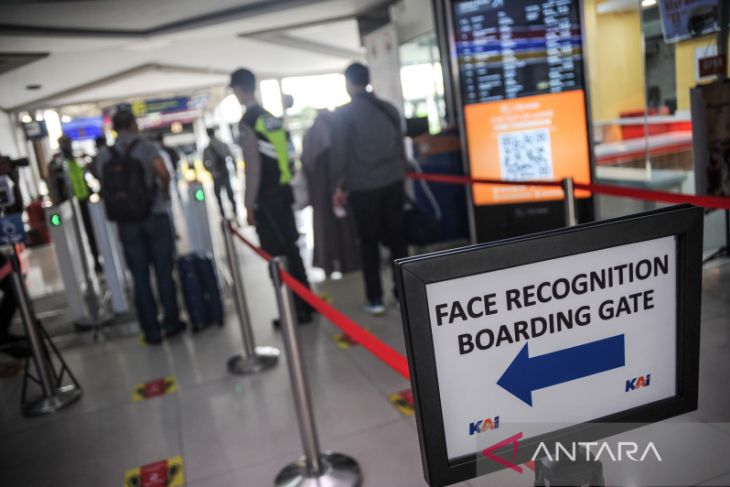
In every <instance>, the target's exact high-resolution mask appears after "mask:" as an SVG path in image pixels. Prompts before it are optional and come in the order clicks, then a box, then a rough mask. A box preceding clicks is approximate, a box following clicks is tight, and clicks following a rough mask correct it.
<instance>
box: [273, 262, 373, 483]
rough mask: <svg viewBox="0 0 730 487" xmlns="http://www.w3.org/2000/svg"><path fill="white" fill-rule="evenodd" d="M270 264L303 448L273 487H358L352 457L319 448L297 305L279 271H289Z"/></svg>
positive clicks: (359, 475)
mask: <svg viewBox="0 0 730 487" xmlns="http://www.w3.org/2000/svg"><path fill="white" fill-rule="evenodd" d="M269 265H270V267H271V276H272V279H273V281H274V292H275V293H276V303H277V305H278V307H279V316H280V317H281V331H282V336H283V339H284V350H285V352H286V358H287V363H288V365H289V378H290V380H291V386H292V393H293V394H294V407H295V409H296V411H297V420H298V422H299V431H300V433H301V437H302V446H303V447H304V456H303V457H301V458H300V459H299V460H297V461H296V462H293V463H290V464H289V465H287V466H286V467H284V469H283V470H281V472H279V475H277V476H276V480H274V485H275V486H277V487H297V486H302V487H305V486H311V487H315V486H325V485H326V486H328V487H357V486H359V485H360V484H361V483H362V472H361V471H360V465H358V463H357V462H356V461H355V460H354V459H353V458H351V457H349V456H347V455H343V454H342V453H333V452H324V453H322V452H321V451H320V449H319V439H318V438H317V428H316V426H315V424H314V411H313V409H312V399H311V398H310V396H309V385H308V383H307V376H306V375H305V373H304V364H303V360H302V351H301V347H300V345H299V336H298V334H297V325H296V323H297V321H296V319H295V316H296V314H295V313H294V304H293V302H292V296H291V291H290V290H289V288H287V287H286V286H285V285H284V283H283V282H282V280H281V272H280V271H281V270H282V269H286V259H285V258H283V257H274V259H273V260H272V261H271V263H270V264H269Z"/></svg>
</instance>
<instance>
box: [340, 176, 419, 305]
mask: <svg viewBox="0 0 730 487" xmlns="http://www.w3.org/2000/svg"><path fill="white" fill-rule="evenodd" d="M404 200H405V190H404V188H403V181H398V182H396V183H393V184H390V185H388V186H385V187H383V188H378V189H373V190H368V191H352V192H351V193H350V195H349V197H348V202H349V204H350V209H351V210H352V213H353V215H354V216H355V222H356V223H357V231H358V235H359V238H360V255H361V258H362V273H363V277H364V278H365V294H366V296H367V299H368V300H369V301H372V300H377V299H382V298H383V286H382V284H381V282H380V244H381V243H383V244H384V245H385V246H386V247H388V249H389V250H390V259H391V261H392V260H395V259H400V258H401V257H407V256H408V247H407V245H406V240H405V235H404V233H403V216H404V211H403V204H404V203H405V201H404ZM393 289H394V291H395V285H394V287H393Z"/></svg>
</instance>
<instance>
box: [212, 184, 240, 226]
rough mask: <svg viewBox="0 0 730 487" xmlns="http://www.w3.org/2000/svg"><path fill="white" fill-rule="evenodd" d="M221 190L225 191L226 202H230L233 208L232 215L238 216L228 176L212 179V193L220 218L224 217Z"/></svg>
mask: <svg viewBox="0 0 730 487" xmlns="http://www.w3.org/2000/svg"><path fill="white" fill-rule="evenodd" d="M223 189H225V190H226V194H227V195H228V201H230V202H231V206H232V207H233V214H234V215H238V208H236V198H235V197H234V196H233V187H232V186H231V178H230V176H229V175H228V174H226V175H225V176H220V177H217V178H214V179H213V192H215V198H216V199H217V200H218V208H219V209H220V211H221V216H223V217H225V215H224V214H223V197H222V196H221V191H222V190H223Z"/></svg>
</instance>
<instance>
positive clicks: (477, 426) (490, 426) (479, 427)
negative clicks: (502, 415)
mask: <svg viewBox="0 0 730 487" xmlns="http://www.w3.org/2000/svg"><path fill="white" fill-rule="evenodd" d="M497 428H499V416H495V417H494V419H491V418H487V419H480V420H479V421H473V422H471V423H469V436H474V435H476V434H479V433H484V432H485V431H488V430H496V429H497Z"/></svg>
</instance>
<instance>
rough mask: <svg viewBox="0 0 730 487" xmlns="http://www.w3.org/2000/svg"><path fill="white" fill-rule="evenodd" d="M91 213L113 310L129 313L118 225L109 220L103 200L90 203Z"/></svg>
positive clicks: (124, 263)
mask: <svg viewBox="0 0 730 487" xmlns="http://www.w3.org/2000/svg"><path fill="white" fill-rule="evenodd" d="M89 215H90V216H91V226H92V227H93V228H94V236H95V237H96V246H97V247H98V249H99V254H100V255H101V257H102V259H104V281H105V283H106V288H107V291H108V292H109V297H110V298H111V300H110V303H111V309H112V312H113V313H114V314H116V315H120V314H124V313H127V312H128V311H129V300H128V299H127V289H128V288H129V282H128V280H127V272H126V269H127V265H126V262H125V261H124V253H123V252H122V248H121V242H120V240H119V231H118V229H117V225H116V224H115V223H113V222H110V221H109V220H107V218H106V211H105V209H104V203H103V202H101V201H96V202H90V203H89Z"/></svg>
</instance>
